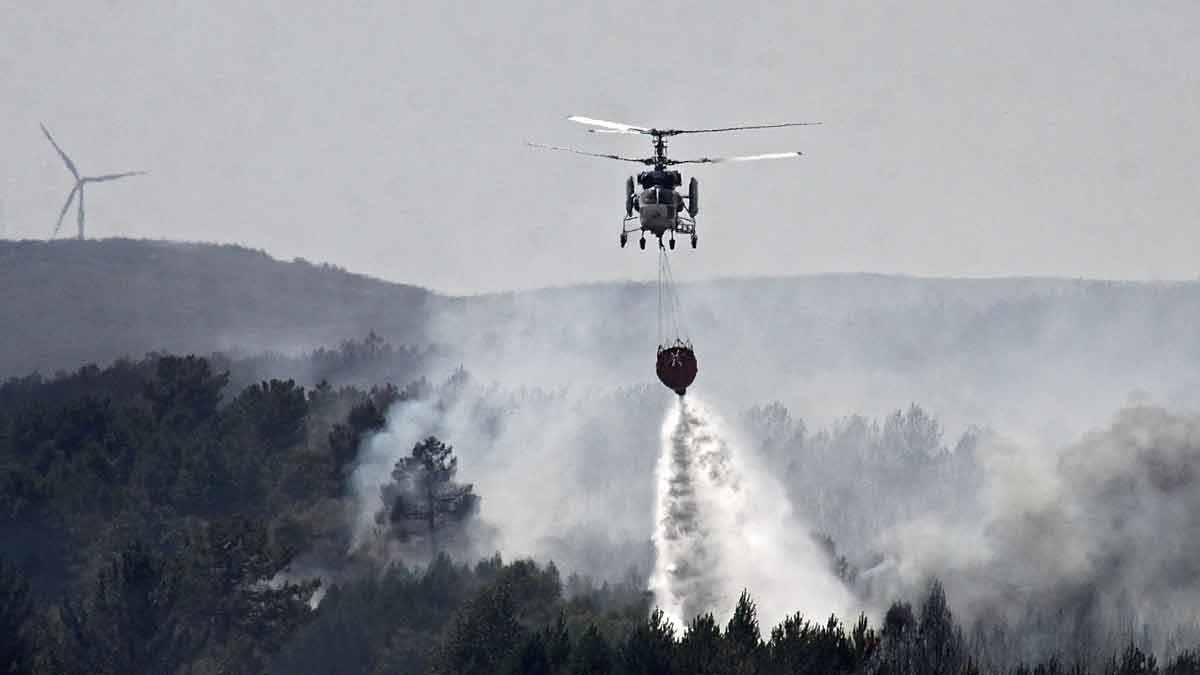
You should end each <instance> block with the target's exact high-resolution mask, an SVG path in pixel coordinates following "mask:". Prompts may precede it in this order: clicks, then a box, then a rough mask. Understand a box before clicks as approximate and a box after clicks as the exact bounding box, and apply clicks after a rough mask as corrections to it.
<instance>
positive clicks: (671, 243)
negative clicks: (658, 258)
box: [667, 239, 675, 251]
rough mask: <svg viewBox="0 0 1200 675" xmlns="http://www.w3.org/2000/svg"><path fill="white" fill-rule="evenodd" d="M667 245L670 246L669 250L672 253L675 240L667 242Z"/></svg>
mask: <svg viewBox="0 0 1200 675" xmlns="http://www.w3.org/2000/svg"><path fill="white" fill-rule="evenodd" d="M667 244H668V245H670V247H671V250H672V251H674V250H675V240H674V239H672V240H671V241H669V242H667Z"/></svg>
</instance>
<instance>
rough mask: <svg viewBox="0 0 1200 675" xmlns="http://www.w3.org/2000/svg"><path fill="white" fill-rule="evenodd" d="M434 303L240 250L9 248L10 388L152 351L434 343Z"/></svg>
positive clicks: (118, 242)
mask: <svg viewBox="0 0 1200 675" xmlns="http://www.w3.org/2000/svg"><path fill="white" fill-rule="evenodd" d="M431 298H433V295H432V294H431V293H430V292H429V291H426V290H424V289H421V288H417V287H414V286H405V285H401V284H393V283H388V282H385V281H380V280H378V279H372V278H369V277H365V276H361V275H356V274H351V273H348V272H346V271H345V270H342V269H338V268H335V267H331V266H328V265H315V264H310V263H307V262H305V261H303V260H296V261H294V262H284V261H280V260H276V259H275V258H272V257H270V256H269V255H267V254H266V253H264V252H262V251H254V250H250V249H246V248H242V247H239V246H227V245H225V246H222V245H213V244H184V243H172V242H164V241H146V240H140V241H135V240H128V239H107V240H98V241H75V240H68V241H54V242H43V241H19V242H15V241H0V377H6V376H14V375H21V374H25V373H29V372H32V371H35V370H38V371H42V372H45V373H50V372H54V371H57V370H59V369H63V370H71V369H74V368H77V367H78V366H79V365H81V364H84V363H107V362H109V361H112V360H113V359H115V358H118V357H121V356H133V357H139V356H141V355H143V354H145V353H147V352H150V351H168V352H174V353H193V352H194V353H211V352H213V351H218V350H235V351H236V350H246V351H255V352H257V351H262V350H275V351H293V350H297V349H304V348H312V347H315V346H318V345H322V344H337V343H338V342H340V341H341V340H343V339H349V338H356V337H362V336H364V335H366V334H367V333H368V332H370V331H371V330H374V331H376V332H377V333H380V334H385V335H387V336H388V337H389V338H391V339H393V340H394V341H396V342H397V343H400V344H413V343H421V342H424V340H423V339H422V336H421V333H422V330H423V327H424V325H425V324H426V322H427V313H428V311H429V303H430V301H431Z"/></svg>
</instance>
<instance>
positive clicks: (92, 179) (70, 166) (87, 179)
mask: <svg viewBox="0 0 1200 675" xmlns="http://www.w3.org/2000/svg"><path fill="white" fill-rule="evenodd" d="M41 127H42V133H43V134H46V140H48V141H50V145H53V146H54V149H55V150H56V151H57V152H58V156H59V157H62V161H63V163H64V164H66V165H67V170H68V171H70V172H71V175H72V176H74V177H75V187H73V188H71V192H70V194H68V195H67V201H66V203H65V204H63V207H62V211H59V212H58V222H56V223H55V224H54V233H53V234H51V235H50V238H51V239H54V238H55V237H57V236H58V230H59V228H61V227H62V222H63V218H64V217H66V215H67V211H69V210H70V209H71V202H72V201H74V199H75V195H76V193H78V194H79V208H78V213H77V217H76V221H77V222H78V223H79V238H80V239H83V186H85V185H87V184H88V183H104V182H106V181H110V180H117V179H118V178H126V177H128V176H143V175H145V174H146V173H147V172H146V171H126V172H125V173H107V174H104V175H102V176H80V175H79V170H78V169H76V168H75V162H72V161H71V158H70V157H67V153H65V152H63V149H62V148H60V147H58V143H55V142H54V137H53V136H51V135H50V131H49V130H48V129H46V125H45V124H43V125H41Z"/></svg>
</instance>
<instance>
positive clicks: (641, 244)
mask: <svg viewBox="0 0 1200 675" xmlns="http://www.w3.org/2000/svg"><path fill="white" fill-rule="evenodd" d="M638 246H641V247H642V250H643V251H645V250H646V238H645V237H642V238H641V239H639V240H638Z"/></svg>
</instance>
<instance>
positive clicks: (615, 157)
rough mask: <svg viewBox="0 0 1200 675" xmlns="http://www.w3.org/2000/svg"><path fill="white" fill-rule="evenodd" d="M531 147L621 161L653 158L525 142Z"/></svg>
mask: <svg viewBox="0 0 1200 675" xmlns="http://www.w3.org/2000/svg"><path fill="white" fill-rule="evenodd" d="M525 145H528V146H529V147H531V148H542V149H544V150H561V151H563V152H573V153H575V154H576V155H587V156H588V157H602V158H604V159H618V160H621V161H622V162H637V163H638V164H647V165H648V164H653V163H654V160H653V159H637V158H635V157H622V156H620V155H604V154H601V153H598V152H588V151H586V150H576V149H575V148H564V147H561V146H558V145H542V144H541V143H530V142H529V141H526V142H525Z"/></svg>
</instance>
